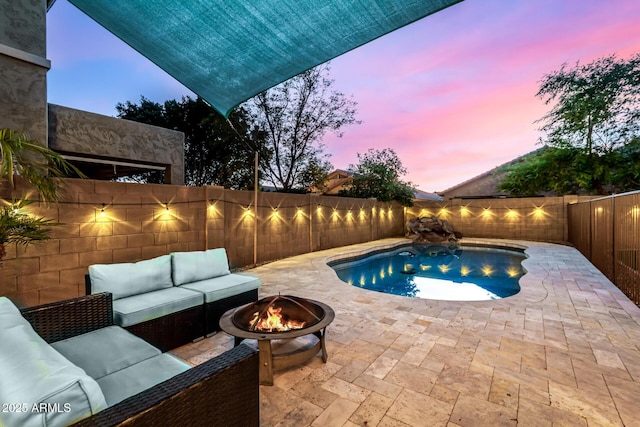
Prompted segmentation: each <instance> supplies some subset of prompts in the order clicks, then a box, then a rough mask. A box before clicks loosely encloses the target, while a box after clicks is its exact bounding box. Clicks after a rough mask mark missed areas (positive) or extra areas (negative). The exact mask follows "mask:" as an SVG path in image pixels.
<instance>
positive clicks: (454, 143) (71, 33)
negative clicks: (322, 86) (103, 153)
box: [47, 0, 640, 191]
mask: <svg viewBox="0 0 640 427" xmlns="http://www.w3.org/2000/svg"><path fill="white" fill-rule="evenodd" d="M47 38H48V40H47V58H48V59H50V60H51V70H50V71H49V73H48V83H47V84H48V101H49V102H50V103H53V104H60V105H64V106H67V107H72V108H78V109H82V110H87V111H91V112H95V113H100V114H105V115H109V116H115V115H116V111H115V105H116V104H117V103H118V102H125V101H132V102H138V101H139V100H140V96H145V97H146V98H149V99H151V100H152V101H155V102H164V101H166V100H168V99H179V98H180V97H182V96H183V95H189V96H192V97H194V96H195V95H194V94H193V93H192V92H190V91H189V90H188V89H186V88H185V87H184V86H183V85H182V84H181V83H179V82H178V81H176V80H175V79H173V78H172V77H171V76H169V75H168V74H166V73H165V72H164V71H162V70H161V69H159V68H158V67H157V66H156V65H154V64H153V63H151V62H150V61H148V60H147V59H146V58H144V57H143V56H141V55H140V54H138V53H137V52H136V51H134V50H133V49H131V48H130V47H129V46H127V45H126V44H125V43H123V42H121V41H120V40H119V39H118V38H116V37H115V36H113V35H112V34H111V33H109V32H108V31H107V30H105V29H104V28H102V27H101V26H99V25H98V24H96V23H95V22H94V21H92V20H91V19H90V18H88V17H87V16H86V15H84V14H83V13H82V12H80V11H79V10H78V9H76V8H75V7H74V6H72V5H71V4H69V3H68V2H67V1H66V0H57V1H56V2H55V4H54V5H53V7H52V8H51V10H50V11H49V12H48V14H47ZM638 52H640V1H638V0H607V1H604V0H466V1H463V2H462V3H459V4H457V5H454V6H452V7H450V8H448V9H445V10H443V11H441V12H438V13H436V14H434V15H431V16H428V17H426V18H424V19H422V20H420V21H418V22H415V23H413V24H411V25H409V26H407V27H404V28H401V29H400V30H397V31H395V32H393V33H391V34H387V35H386V36H384V37H381V38H379V39H377V40H374V41H373V42H371V43H369V44H367V45H364V46H362V47H360V48H358V49H355V50H353V51H351V52H348V53H346V54H344V55H342V56H341V57H338V58H336V59H334V60H332V61H331V77H332V78H333V79H334V80H335V83H334V88H335V89H336V90H339V91H341V92H344V93H345V94H347V95H349V96H352V97H353V99H354V100H355V101H356V102H357V103H358V106H357V110H358V119H359V120H362V124H361V125H354V126H351V127H348V128H346V129H345V132H344V136H343V137H342V138H336V137H334V136H332V135H328V136H327V137H326V138H325V140H324V143H325V146H326V147H325V151H326V152H328V153H330V154H331V155H332V157H331V159H330V160H331V162H332V163H333V165H334V167H336V168H341V169H346V168H347V167H348V166H349V165H350V164H353V163H356V162H357V153H365V152H366V151H367V150H368V149H369V148H377V149H383V148H393V149H394V150H395V151H396V152H397V154H398V156H399V157H400V159H401V161H402V163H403V165H404V166H405V167H406V168H407V169H408V174H407V175H406V176H404V177H403V179H404V180H406V181H410V182H412V183H413V184H414V185H416V186H418V187H419V188H420V189H422V190H425V191H442V190H445V189H447V188H449V187H451V186H454V185H456V184H459V183H461V182H463V181H466V180H468V179H470V178H473V177H474V176H476V175H478V174H481V173H483V172H485V171H487V170H490V169H492V168H494V167H496V166H498V165H500V164H503V163H505V162H508V161H509V160H512V159H513V158H515V157H517V156H520V155H522V154H525V153H527V152H529V151H531V150H534V149H535V148H537V147H538V145H537V142H538V140H539V138H540V137H541V136H542V135H541V134H540V133H539V132H538V131H537V128H538V126H539V125H537V124H535V123H534V122H535V121H536V120H537V119H539V118H540V117H542V116H543V115H544V114H545V112H547V111H548V110H549V108H550V107H549V106H546V105H544V103H543V101H542V100H540V99H538V98H536V97H535V94H536V92H537V90H538V86H539V81H540V79H541V78H542V77H543V76H544V75H545V74H547V73H550V72H552V71H554V70H557V69H559V68H560V67H561V65H562V64H563V63H564V62H566V63H568V64H569V65H570V66H573V65H574V64H575V63H576V62H577V61H580V62H581V63H584V64H586V63H588V62H591V61H593V60H594V59H597V58H601V57H603V56H606V55H610V54H613V53H615V54H617V56H618V57H620V58H628V57H629V56H631V55H632V54H634V53H638Z"/></svg>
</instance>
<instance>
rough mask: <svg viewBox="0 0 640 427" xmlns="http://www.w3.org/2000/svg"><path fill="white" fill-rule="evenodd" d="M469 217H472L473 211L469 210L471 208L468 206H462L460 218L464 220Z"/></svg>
mask: <svg viewBox="0 0 640 427" xmlns="http://www.w3.org/2000/svg"><path fill="white" fill-rule="evenodd" d="M469 215H471V210H469V208H468V207H466V206H460V216H461V217H462V218H466V217H468V216H469Z"/></svg>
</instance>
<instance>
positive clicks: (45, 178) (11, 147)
mask: <svg viewBox="0 0 640 427" xmlns="http://www.w3.org/2000/svg"><path fill="white" fill-rule="evenodd" d="M14 175H20V176H22V177H23V178H24V179H25V180H26V181H27V182H28V183H29V184H31V185H32V186H33V187H34V188H35V189H36V190H38V192H39V193H40V196H41V197H42V200H43V201H44V202H55V201H56V200H58V196H59V193H58V189H59V185H58V184H59V183H58V182H56V180H55V179H54V178H59V177H64V176H69V175H78V176H81V177H82V176H83V175H82V173H81V172H80V171H79V170H78V169H77V168H76V167H75V166H73V165H72V164H71V163H69V162H67V161H66V160H65V159H63V158H62V156H60V154H58V153H56V152H55V151H53V150H51V149H49V148H48V147H45V146H44V145H42V144H40V143H39V142H37V141H34V140H30V139H29V138H28V137H27V135H26V134H25V133H23V132H16V131H14V130H12V129H0V179H3V178H7V179H8V180H9V183H10V184H11V186H12V187H13V188H15V181H14Z"/></svg>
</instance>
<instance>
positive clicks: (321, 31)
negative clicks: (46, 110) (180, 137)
mask: <svg viewBox="0 0 640 427" xmlns="http://www.w3.org/2000/svg"><path fill="white" fill-rule="evenodd" d="M69 1H70V2H71V3H72V4H73V5H75V6H76V7H78V8H79V9H80V10H82V11H83V12H84V13H86V14H87V15H89V16H90V17H91V18H92V19H94V20H95V21H96V22H98V23H99V24H100V25H102V26H103V27H105V28H106V29H107V30H109V31H111V32H112V33H113V34H115V35H116V36H117V37H119V38H120V39H122V40H123V41H124V42H125V43H127V44H129V45H130V46H131V47H133V48H134V49H135V50H137V51H138V52H140V53H141V54H142V55H144V56H145V57H147V58H148V59H149V60H151V61H152V62H154V63H155V64H156V65H158V66H159V67H160V68H162V69H163V70H165V71H166V72H167V73H169V74H170V75H171V76H173V77H174V78H175V79H177V80H178V81H180V82H181V83H182V84H184V85H185V86H186V87H188V88H189V89H190V90H192V91H193V92H194V93H196V94H198V95H199V96H201V97H202V98H204V99H205V100H207V102H209V103H210V104H211V105H212V106H213V107H214V108H215V109H216V110H218V112H220V113H221V114H222V115H224V116H225V117H227V116H228V115H229V113H230V112H231V110H232V109H233V108H234V107H235V106H237V105H238V104H240V103H242V102H243V101H246V100H247V99H249V98H251V97H252V96H254V95H256V94H258V93H260V92H262V91H264V90H266V89H268V88H270V87H272V86H275V85H277V84H278V83H281V82H283V81H285V80H287V79H289V78H291V77H293V76H295V75H297V74H299V73H301V72H303V71H305V70H308V69H309V68H312V67H314V66H316V65H318V64H322V63H323V62H326V61H328V60H330V59H332V58H335V57H336V56H339V55H341V54H343V53H345V52H347V51H349V50H352V49H354V48H356V47H358V46H360V45H363V44H365V43H367V42H369V41H371V40H373V39H376V38H378V37H380V36H382V35H384V34H386V33H389V32H391V31H393V30H395V29H397V28H400V27H402V26H404V25H407V24H409V23H411V22H414V21H416V20H418V19H421V18H424V17H425V16H428V15H430V14H432V13H435V12H437V11H439V10H442V9H444V8H446V7H449V6H451V5H453V4H455V3H459V2H460V1H461V0H315V1H314V0H69Z"/></svg>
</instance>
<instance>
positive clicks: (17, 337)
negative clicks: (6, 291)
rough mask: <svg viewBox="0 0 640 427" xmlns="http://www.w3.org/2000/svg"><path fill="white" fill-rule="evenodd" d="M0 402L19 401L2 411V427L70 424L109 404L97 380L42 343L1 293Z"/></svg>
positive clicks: (0, 418) (45, 343)
mask: <svg viewBox="0 0 640 427" xmlns="http://www.w3.org/2000/svg"><path fill="white" fill-rule="evenodd" d="M0 402H2V403H6V404H9V403H14V404H18V405H19V407H18V408H15V407H14V408H13V410H11V411H8V410H7V411H0V425H1V426H39V427H42V426H62V425H69V424H72V423H74V422H76V421H79V420H81V419H83V418H86V417H89V416H91V415H92V414H95V413H97V412H99V411H101V410H103V409H104V408H106V407H107V403H106V401H105V397H104V395H103V393H102V391H101V389H100V386H99V385H98V383H97V382H96V381H95V380H94V379H93V378H91V377H90V376H89V375H87V374H86V373H85V372H84V371H83V370H82V369H81V368H79V367H77V366H75V365H74V364H73V363H71V362H70V361H69V360H68V359H66V358H65V357H64V356H63V355H61V354H60V353H59V352H58V351H56V350H55V349H54V348H53V347H52V346H50V345H49V344H48V343H47V342H45V341H44V340H43V339H42V338H41V337H40V336H39V335H38V334H37V333H36V332H35V331H34V330H33V327H32V326H31V324H30V323H29V322H27V320H26V319H24V317H22V315H21V314H20V311H19V310H18V309H17V308H16V307H15V305H13V303H12V302H11V301H10V300H9V299H7V298H5V297H0ZM43 406H44V409H40V410H39V409H38V408H43ZM34 408H35V410H34ZM47 408H49V409H48V410H47ZM52 408H53V409H52Z"/></svg>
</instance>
